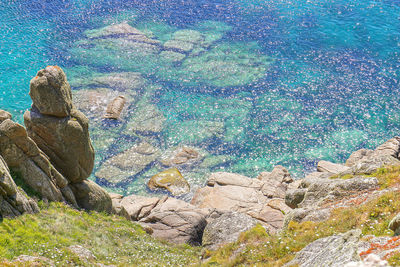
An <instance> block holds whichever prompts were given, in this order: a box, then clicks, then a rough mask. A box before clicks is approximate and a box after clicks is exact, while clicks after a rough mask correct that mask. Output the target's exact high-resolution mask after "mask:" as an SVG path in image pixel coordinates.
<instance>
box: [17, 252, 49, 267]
mask: <svg viewBox="0 0 400 267" xmlns="http://www.w3.org/2000/svg"><path fill="white" fill-rule="evenodd" d="M12 263H14V264H15V266H49V267H53V266H56V265H55V264H54V261H53V260H50V259H49V258H46V257H42V256H39V257H36V256H30V255H20V256H18V257H16V258H15V259H14V260H13V261H12Z"/></svg>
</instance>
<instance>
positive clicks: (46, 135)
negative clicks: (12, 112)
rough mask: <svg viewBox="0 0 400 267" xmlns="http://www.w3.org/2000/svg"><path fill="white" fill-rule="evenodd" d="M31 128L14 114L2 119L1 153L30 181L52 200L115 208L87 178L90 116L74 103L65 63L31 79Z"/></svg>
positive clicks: (91, 160) (90, 166)
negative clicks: (17, 121)
mask: <svg viewBox="0 0 400 267" xmlns="http://www.w3.org/2000/svg"><path fill="white" fill-rule="evenodd" d="M30 95H31V98H32V102H33V104H32V108H31V110H30V111H26V112H25V114H24V121H25V125H26V127H27V129H26V130H25V128H24V127H23V126H21V125H19V124H17V123H15V122H13V121H11V120H10V119H6V120H4V121H2V122H1V124H0V144H1V146H0V155H2V156H3V157H4V159H5V161H6V162H7V164H8V166H9V167H11V168H13V169H15V170H16V171H18V172H19V173H20V174H21V177H22V179H23V180H24V182H25V183H26V184H27V185H28V186H30V187H31V188H32V189H34V190H35V191H37V192H38V193H39V194H40V195H41V197H42V198H44V199H47V200H50V201H66V202H68V203H70V204H72V205H73V206H75V207H78V205H79V206H80V207H82V208H85V209H90V210H93V209H95V210H99V211H107V212H111V207H112V204H111V198H110V197H109V195H108V193H106V192H105V191H104V190H103V189H102V188H101V187H100V186H98V185H96V184H95V183H94V182H91V181H87V180H86V178H87V177H88V176H89V175H90V173H91V172H92V169H93V164H94V150H93V147H92V144H91V141H90V138H89V131H88V119H87V118H86V117H85V115H83V114H82V113H81V112H80V111H78V110H77V109H75V108H74V105H73V103H72V96H71V88H70V86H69V84H68V82H67V78H66V76H65V74H64V72H63V71H62V69H61V68H59V67H57V66H48V67H46V69H43V70H40V71H39V72H38V74H37V76H36V77H35V78H33V79H32V80H31V85H30Z"/></svg>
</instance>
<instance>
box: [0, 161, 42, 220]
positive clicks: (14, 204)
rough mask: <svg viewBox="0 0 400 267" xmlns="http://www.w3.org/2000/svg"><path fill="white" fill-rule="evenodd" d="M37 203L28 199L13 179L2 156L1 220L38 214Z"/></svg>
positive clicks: (0, 174) (0, 175)
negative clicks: (24, 214) (26, 214)
mask: <svg viewBox="0 0 400 267" xmlns="http://www.w3.org/2000/svg"><path fill="white" fill-rule="evenodd" d="M38 211H39V208H38V206H37V204H36V202H35V201H33V200H32V199H29V198H28V197H26V194H25V192H23V190H22V189H20V188H18V187H17V186H16V184H15V183H14V180H13V179H12V177H11V175H10V173H9V170H8V167H7V165H6V163H5V161H4V159H3V158H2V157H1V156H0V218H5V217H15V216H18V215H21V214H23V213H34V212H38Z"/></svg>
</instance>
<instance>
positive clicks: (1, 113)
mask: <svg viewBox="0 0 400 267" xmlns="http://www.w3.org/2000/svg"><path fill="white" fill-rule="evenodd" d="M7 119H9V120H11V119H12V116H11V113H10V112H7V111H5V110H1V109H0V123H1V122H3V121H5V120H7Z"/></svg>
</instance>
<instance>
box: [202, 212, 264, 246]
mask: <svg viewBox="0 0 400 267" xmlns="http://www.w3.org/2000/svg"><path fill="white" fill-rule="evenodd" d="M256 224H257V220H255V219H254V218H252V217H250V216H248V215H246V214H243V213H238V212H225V213H223V214H222V215H220V216H219V217H217V218H213V219H212V220H211V221H210V222H209V223H208V224H207V226H206V228H205V229H204V233H203V239H202V245H203V246H204V247H206V248H207V249H211V250H215V249H217V248H218V247H220V246H222V245H224V244H227V243H231V242H235V241H236V240H237V239H238V237H239V235H240V233H242V232H245V231H247V230H250V229H251V228H253V227H254V226H256Z"/></svg>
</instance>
